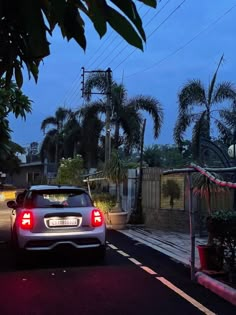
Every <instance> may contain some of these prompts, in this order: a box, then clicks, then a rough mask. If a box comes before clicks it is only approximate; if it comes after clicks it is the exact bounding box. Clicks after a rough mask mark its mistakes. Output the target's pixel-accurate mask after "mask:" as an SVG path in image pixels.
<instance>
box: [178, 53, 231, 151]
mask: <svg viewBox="0 0 236 315" xmlns="http://www.w3.org/2000/svg"><path fill="white" fill-rule="evenodd" d="M222 61H223V56H222V57H221V59H220V61H219V64H218V66H217V69H216V71H215V73H214V75H213V77H212V79H211V81H210V84H209V86H208V87H207V88H205V87H204V84H203V83H202V82H201V81H200V80H190V81H189V82H187V83H186V84H185V85H184V86H183V88H182V89H181V91H180V93H179V95H178V102H179V114H178V119H177V122H176V125H175V128H174V140H175V142H176V144H177V145H178V146H179V147H180V148H181V147H182V143H183V135H184V132H185V131H186V129H187V128H188V127H190V125H193V130H192V142H193V143H194V144H195V145H194V146H193V147H195V148H196V152H195V155H197V156H198V155H199V144H200V138H201V137H206V138H208V139H210V136H211V134H210V127H211V119H212V118H214V117H213V116H212V113H213V109H214V106H215V105H217V104H222V103H224V102H225V101H229V100H230V101H232V100H235V97H236V90H235V87H234V86H233V84H232V83H231V82H222V83H219V84H217V85H216V78H217V73H218V70H219V67H220V65H221V63H222ZM216 109H217V108H216ZM219 112H220V110H219Z"/></svg>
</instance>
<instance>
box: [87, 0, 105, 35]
mask: <svg viewBox="0 0 236 315" xmlns="http://www.w3.org/2000/svg"><path fill="white" fill-rule="evenodd" d="M106 7H107V6H106V1H105V0H96V1H90V4H89V17H90V19H91V20H92V21H93V24H94V27H95V29H96V31H97V32H98V34H99V35H100V37H102V36H103V35H104V34H105V33H106V31H107V26H106Z"/></svg>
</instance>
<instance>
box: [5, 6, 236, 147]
mask: <svg viewBox="0 0 236 315" xmlns="http://www.w3.org/2000/svg"><path fill="white" fill-rule="evenodd" d="M137 8H138V10H139V13H140V15H141V17H142V20H143V25H144V29H145V32H146V35H147V43H146V45H145V47H144V52H141V51H139V50H138V49H135V48H133V47H132V46H129V45H128V44H127V43H126V42H125V41H124V40H123V39H122V38H121V37H119V35H118V34H116V33H115V32H114V31H112V30H111V29H108V32H107V34H106V35H105V37H103V39H102V40H100V39H99V36H98V35H97V34H96V32H95V31H94V29H93V26H92V25H91V23H86V36H87V41H88V43H87V50H86V52H85V53H84V51H83V50H82V49H81V48H80V47H79V46H78V45H77V44H76V43H75V42H74V41H70V42H69V43H68V42H67V41H66V40H63V39H62V37H61V35H60V33H59V31H57V32H55V34H54V35H53V37H52V38H49V41H50V43H51V55H50V56H49V57H47V58H45V60H44V63H43V64H42V65H41V67H40V74H39V80H38V83H37V84H35V82H34V81H33V79H31V80H28V79H27V76H25V82H24V86H23V92H24V93H25V94H26V95H28V96H29V98H30V99H31V100H32V101H33V103H32V108H33V111H32V114H30V115H28V116H27V119H26V121H23V120H21V119H17V120H16V119H14V118H13V117H10V124H11V129H12V130H13V133H12V139H13V141H15V142H17V143H19V144H21V145H23V146H28V145H29V144H30V143H31V142H33V141H38V142H41V141H42V139H43V133H42V131H41V130H40V125H41V122H42V120H43V119H44V118H46V117H48V116H51V115H54V113H55V111H56V109H57V108H58V107H59V106H66V107H68V108H73V109H76V108H79V107H80V106H81V105H82V104H83V100H82V98H81V90H80V89H81V73H82V72H81V67H85V70H96V69H102V70H106V69H107V68H108V67H110V68H111V69H112V75H113V78H114V79H115V80H116V81H117V82H123V83H124V84H125V86H126V88H127V90H128V96H129V97H132V96H135V95H149V96H153V97H156V98H157V99H158V100H159V102H160V103H161V104H162V106H163V109H164V124H163V127H162V129H161V134H160V136H159V138H158V139H156V140H155V139H153V135H152V128H153V125H152V122H151V120H150V119H149V118H148V116H147V124H146V131H145V146H147V145H151V144H171V143H173V128H174V125H175V122H176V117H177V110H178V104H177V94H178V92H179V90H180V88H181V86H183V84H184V83H186V82H187V81H188V80H189V79H194V78H196V79H201V80H202V81H203V82H204V83H205V84H206V85H207V84H208V83H209V81H210V79H211V76H212V74H213V73H214V71H215V69H216V66H217V64H218V62H219V59H220V57H221V55H222V54H224V63H223V65H222V66H221V68H220V71H219V74H218V81H231V82H234V83H235V84H236V76H235V74H236V57H235V56H236V43H235V40H236V37H235V33H236V24H235V20H236V0H198V1H196V0H185V1H184V0H162V1H161V2H160V3H159V4H158V8H157V9H151V8H148V7H146V6H145V5H142V4H139V3H138V4H137ZM188 135H189V132H187V135H186V136H187V137H188Z"/></svg>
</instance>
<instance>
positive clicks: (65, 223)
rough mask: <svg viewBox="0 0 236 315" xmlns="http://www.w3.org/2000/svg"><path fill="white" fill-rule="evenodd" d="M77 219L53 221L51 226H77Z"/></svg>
mask: <svg viewBox="0 0 236 315" xmlns="http://www.w3.org/2000/svg"><path fill="white" fill-rule="evenodd" d="M77 225H78V221H77V219H51V220H49V226H52V227H54V226H77Z"/></svg>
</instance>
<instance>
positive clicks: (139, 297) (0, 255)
mask: <svg viewBox="0 0 236 315" xmlns="http://www.w3.org/2000/svg"><path fill="white" fill-rule="evenodd" d="M4 229H5V227H4ZM0 235H2V237H4V236H5V237H8V235H9V234H8V233H7V231H5V230H3V228H2V231H1V234H0ZM5 240H6V239H5ZM82 254H83V253H78V252H70V253H68V252H67V251H65V250H64V251H62V252H60V253H54V254H52V255H43V256H41V255H34V256H31V257H30V259H31V262H30V263H29V264H27V265H25V266H22V267H21V268H17V267H16V264H15V260H14V255H13V253H12V252H11V250H10V249H9V247H8V246H7V244H4V243H3V244H0V315H8V314H11V315H12V314H14V315H47V314H50V315H54V314H55V315H57V314H68V315H74V314H76V315H87V314H88V315H92V314H93V315H94V314H96V315H104V314H105V315H106V314H109V315H110V314H112V315H126V314H127V315H129V314H130V315H132V314H135V315H154V314H155V315H157V314H158V315H162V314H163V315H172V314H186V315H188V314H193V315H194V314H222V315H231V314H234V315H235V313H236V311H235V310H236V309H235V307H234V306H233V305H231V304H229V303H228V302H226V301H224V300H222V299H221V298H219V297H218V296H216V295H214V294H213V293H211V292H210V291H209V290H207V289H205V288H203V287H201V286H199V285H198V284H196V283H193V282H191V280H190V271H189V270H188V269H187V268H185V267H184V266H183V265H182V264H178V263H175V262H173V261H172V260H170V259H169V258H168V257H166V256H165V255H163V254H161V253H159V252H157V251H155V250H153V249H151V248H149V247H147V246H145V245H142V244H140V243H137V242H135V241H133V240H131V239H130V238H128V237H126V236H124V235H123V234H121V233H119V232H116V231H108V246H107V258H106V261H105V262H102V263H98V262H96V261H94V258H93V256H92V255H89V254H88V255H86V256H83V255H82Z"/></svg>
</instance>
